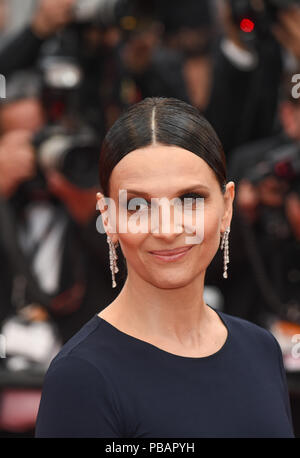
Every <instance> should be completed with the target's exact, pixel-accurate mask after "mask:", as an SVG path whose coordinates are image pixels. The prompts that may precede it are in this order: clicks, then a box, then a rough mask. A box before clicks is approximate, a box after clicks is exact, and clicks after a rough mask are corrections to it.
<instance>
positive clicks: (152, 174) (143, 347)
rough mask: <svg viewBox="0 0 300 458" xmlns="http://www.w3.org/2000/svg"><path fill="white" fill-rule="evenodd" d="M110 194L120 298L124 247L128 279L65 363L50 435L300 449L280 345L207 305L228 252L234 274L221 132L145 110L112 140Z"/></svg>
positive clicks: (59, 366) (105, 181) (49, 402)
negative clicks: (272, 443)
mask: <svg viewBox="0 0 300 458" xmlns="http://www.w3.org/2000/svg"><path fill="white" fill-rule="evenodd" d="M100 182H101V187H102V193H99V194H98V195H97V199H98V203H99V207H100V209H101V213H102V218H103V224H104V228H105V231H106V234H107V241H108V243H109V253H110V268H111V271H112V281H113V286H115V284H116V281H117V275H116V274H117V270H118V267H117V253H116V246H117V244H119V245H120V247H121V249H122V252H123V254H124V258H125V260H126V265H127V278H126V281H125V284H124V287H123V289H122V290H121V292H120V294H119V295H118V296H117V298H116V299H115V300H114V301H113V302H112V303H111V304H109V305H108V306H107V307H106V308H104V309H103V310H102V311H101V312H100V313H99V314H98V315H95V316H93V317H92V318H91V320H90V321H89V322H88V323H87V324H86V325H85V326H83V328H82V329H81V330H80V331H79V332H78V333H77V334H76V335H75V336H73V337H72V338H71V339H70V340H69V342H67V344H65V346H64V347H63V349H62V350H61V351H60V353H59V354H58V355H57V356H56V358H55V359H54V360H53V361H52V363H51V366H50V368H49V369H48V373H47V375H46V379H45V384H44V388H43V395H42V399H41V403H40V408H39V414H38V419H37V427H36V437H106V438H111V437H152V438H154V437H166V438H171V437H195V438H197V437H293V430H292V423H291V415H290V405H289V399H288V392H287V387H286V380H285V374H284V369H283V364H282V355H281V352H280V347H279V345H278V343H277V342H276V340H275V338H274V337H273V336H272V335H271V333H269V332H268V331H267V330H265V329H263V328H260V327H258V326H256V325H254V324H252V323H250V322H247V321H245V320H242V319H239V318H236V317H233V316H229V315H227V314H225V313H223V312H220V311H216V310H214V309H213V308H212V307H210V306H209V305H208V304H206V303H205V302H204V300H203V290H204V278H205V272H206V269H207V267H208V266H209V264H210V262H211V261H212V259H213V257H214V255H215V254H216V252H217V250H218V248H219V245H220V241H221V247H222V248H224V272H223V275H224V276H225V278H226V275H227V264H228V262H229V254H228V234H229V230H230V223H231V218H232V203H233V199H234V183H233V182H229V183H226V170H225V157H224V152H223V149H222V146H221V144H220V141H219V139H218V137H217V135H216V133H215V132H214V130H213V129H212V127H211V126H210V124H209V123H208V122H207V121H206V120H205V119H204V118H203V117H202V116H201V115H200V113H199V112H198V110H197V109H196V108H193V107H191V106H190V105H187V104H186V103H184V102H182V101H179V100H176V99H168V98H147V99H145V100H143V101H142V102H140V103H138V104H136V105H134V106H132V107H131V108H129V110H127V111H126V112H125V113H124V114H123V115H122V116H121V117H120V118H119V119H118V120H117V122H116V123H115V124H114V125H113V126H112V127H111V129H110V130H109V132H108V133H107V135H106V138H105V141H104V144H103V148H102V151H101V156H100ZM119 191H120V192H119ZM124 191H126V193H127V195H126V199H127V200H126V201H125V204H124V201H123V200H122V199H120V193H121V192H123V193H124ZM122 195H123V194H122ZM105 197H106V198H107V200H106V201H105V200H104V198H105ZM108 198H110V199H111V200H110V201H109V200H108ZM160 198H162V199H165V200H164V202H165V203H166V202H167V205H165V207H167V208H168V209H169V210H170V213H169V215H170V218H169V222H170V225H169V227H168V230H163V224H162V223H165V222H166V221H165V220H166V219H167V218H166V217H165V216H164V217H163V216H162V215H163V206H161V207H159V206H157V199H160ZM176 198H177V199H176ZM172 199H175V200H172ZM186 199H187V200H186ZM112 201H113V202H114V203H115V210H116V213H114V212H113V211H112V210H113V209H114V208H113V205H111V206H109V205H108V203H109V202H112ZM120 202H121V203H120ZM179 202H183V203H185V202H188V205H187V206H185V205H183V206H181V207H180V205H179ZM199 202H200V204H202V206H201V205H200V204H199ZM170 203H172V205H169V204H170ZM203 203H204V205H203ZM106 204H107V205H106ZM155 205H156V206H155ZM121 207H122V208H121ZM199 207H200V209H199ZM155 208H156V211H157V209H158V214H159V218H158V222H157V219H155V218H154V217H153V215H154V214H155V213H154V209H155ZM173 208H174V211H171V210H172V209H173ZM201 209H202V210H201ZM121 210H122V211H121ZM150 210H151V211H150ZM152 212H153V213H152ZM178 213H179V214H180V213H183V214H184V218H182V221H183V223H182V221H181V224H178ZM124 214H125V220H126V221H125V222H126V223H128V225H127V230H120V227H121V218H123V221H122V224H123V225H124ZM199 215H200V219H198V220H197V217H198V216H199ZM145 216H147V217H149V218H148V219H147V218H145ZM175 216H176V218H177V219H175ZM188 216H190V220H189V223H185V221H186V220H188V219H189V218H188ZM185 217H186V218H185ZM138 220H139V222H140V227H141V228H143V229H146V230H143V231H140V232H139V231H137V230H136V228H135V230H134V223H135V222H136V223H137V221H138ZM195 221H196V222H197V224H195ZM129 222H131V226H130V224H129ZM114 223H116V224H114ZM201 224H202V229H201V230H198V229H199V227H200V228H201ZM129 226H130V227H131V229H132V228H133V229H132V230H129V229H128V228H129ZM137 226H138V224H137ZM166 226H167V225H166ZM179 226H180V228H179V229H180V230H179V229H178V227H179ZM191 226H192V229H191ZM114 228H115V230H114ZM195 233H196V235H195ZM242 300H243V298H242V297H241V301H242Z"/></svg>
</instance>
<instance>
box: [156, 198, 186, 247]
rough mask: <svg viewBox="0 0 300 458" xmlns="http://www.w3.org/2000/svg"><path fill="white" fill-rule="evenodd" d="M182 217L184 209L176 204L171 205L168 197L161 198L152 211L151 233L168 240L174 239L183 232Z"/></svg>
mask: <svg viewBox="0 0 300 458" xmlns="http://www.w3.org/2000/svg"><path fill="white" fill-rule="evenodd" d="M182 218H183V216H182V211H181V210H179V209H178V208H177V207H176V205H171V204H170V202H169V201H168V199H166V200H164V201H162V200H161V201H160V205H159V206H158V207H154V211H153V210H152V211H151V217H150V222H151V234H152V235H153V237H155V238H159V239H163V240H165V241H166V242H167V241H169V242H172V241H174V240H175V239H176V238H177V237H178V236H180V234H182V232H183V225H182V224H183V222H182Z"/></svg>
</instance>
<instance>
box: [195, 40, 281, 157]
mask: <svg viewBox="0 0 300 458" xmlns="http://www.w3.org/2000/svg"><path fill="white" fill-rule="evenodd" d="M220 43H221V41H220V42H219V44H218V45H217V46H216V49H215V54H214V71H213V87H212V92H211V97H210V101H209V104H208V107H207V108H206V110H205V113H204V115H205V117H206V118H207V119H208V121H209V122H210V123H211V124H212V126H213V127H214V129H215V130H216V132H217V134H218V135H219V137H220V140H221V142H222V144H223V147H224V151H225V154H226V156H227V158H229V157H230V154H231V151H232V150H233V149H234V148H236V147H238V146H240V145H243V144H245V143H247V142H250V141H252V140H258V139H261V138H265V137H268V136H270V135H271V134H272V133H273V129H274V124H275V117H276V110H277V104H278V97H279V86H280V79H281V76H282V71H283V64H282V57H281V51H280V47H279V44H278V43H277V42H276V41H275V40H274V41H270V42H265V43H262V45H261V47H260V49H259V53H258V56H259V58H258V65H257V67H256V68H255V69H253V70H241V69H239V68H237V67H236V66H234V65H233V64H232V63H231V62H230V61H229V59H228V58H227V57H226V56H225V55H224V53H223V51H222V49H221V46H220Z"/></svg>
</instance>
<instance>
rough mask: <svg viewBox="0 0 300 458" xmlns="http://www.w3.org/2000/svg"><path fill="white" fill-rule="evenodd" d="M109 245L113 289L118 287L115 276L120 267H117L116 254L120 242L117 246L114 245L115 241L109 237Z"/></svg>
mask: <svg viewBox="0 0 300 458" xmlns="http://www.w3.org/2000/svg"><path fill="white" fill-rule="evenodd" d="M107 243H108V244H109V266H110V270H111V275H112V287H113V288H115V287H116V286H117V283H116V280H115V274H116V273H118V272H119V269H118V266H117V259H118V256H117V253H116V247H117V246H118V242H117V243H116V245H114V244H113V241H112V240H111V238H110V237H109V235H108V236H107Z"/></svg>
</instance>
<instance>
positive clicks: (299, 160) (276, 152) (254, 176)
mask: <svg viewBox="0 0 300 458" xmlns="http://www.w3.org/2000/svg"><path fill="white" fill-rule="evenodd" d="M267 176H273V177H275V178H277V179H280V180H284V181H285V182H286V183H288V184H289V189H290V190H291V191H295V192H297V193H298V194H299V196H300V146H299V145H298V144H297V143H286V144H284V145H280V146H278V147H277V148H275V149H273V150H272V151H270V152H269V154H267V156H266V158H265V159H264V160H263V161H258V162H257V163H256V164H255V166H254V167H252V168H250V169H249V170H248V173H247V175H246V178H247V179H248V180H249V181H251V182H252V183H253V184H254V185H256V184H258V183H259V182H260V181H262V180H263V179H264V178H266V177H267Z"/></svg>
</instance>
